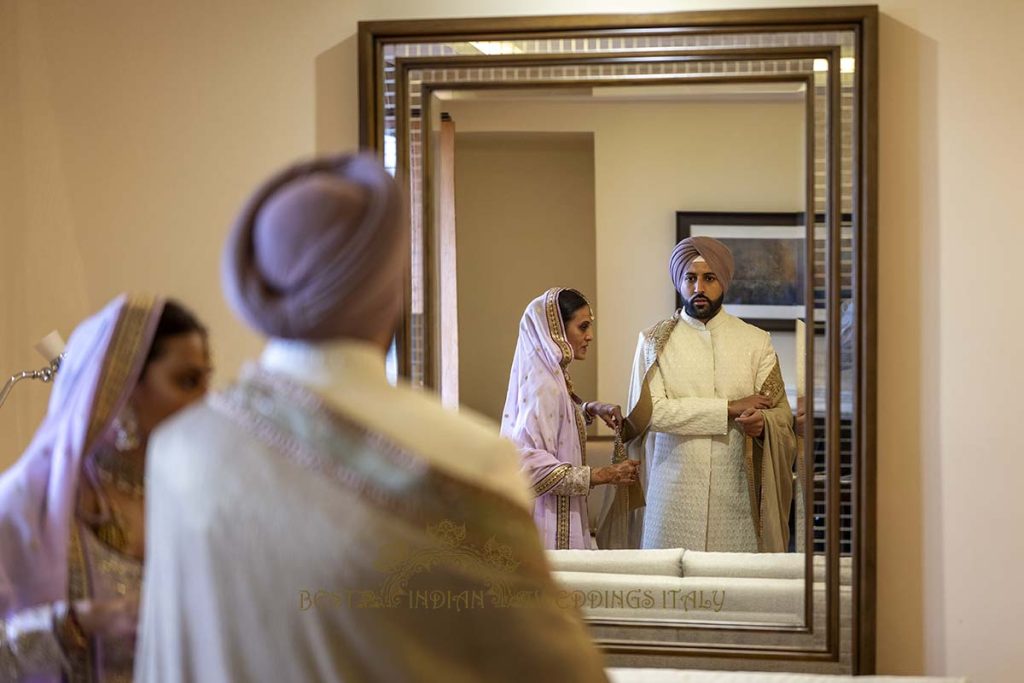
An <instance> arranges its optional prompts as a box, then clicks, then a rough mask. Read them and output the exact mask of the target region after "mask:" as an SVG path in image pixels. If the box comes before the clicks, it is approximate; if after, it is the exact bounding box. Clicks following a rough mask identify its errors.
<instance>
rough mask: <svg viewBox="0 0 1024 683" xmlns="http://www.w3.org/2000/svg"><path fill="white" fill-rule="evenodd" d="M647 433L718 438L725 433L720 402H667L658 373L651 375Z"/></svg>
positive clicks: (724, 405)
mask: <svg viewBox="0 0 1024 683" xmlns="http://www.w3.org/2000/svg"><path fill="white" fill-rule="evenodd" d="M650 388H651V406H652V412H651V430H652V431H655V432H663V433H667V434H677V435H679V436H720V435H723V434H726V433H728V430H729V401H728V400H726V399H724V398H696V397H695V398H669V397H668V394H667V392H666V390H665V380H664V378H663V377H662V375H661V370H660V369H659V370H657V371H655V372H654V373H652V376H651V380H650Z"/></svg>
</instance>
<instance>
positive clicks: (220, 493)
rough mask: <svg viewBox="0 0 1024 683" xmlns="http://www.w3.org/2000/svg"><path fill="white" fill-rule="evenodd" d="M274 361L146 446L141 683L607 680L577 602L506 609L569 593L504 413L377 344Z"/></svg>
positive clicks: (303, 347)
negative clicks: (393, 368)
mask: <svg viewBox="0 0 1024 683" xmlns="http://www.w3.org/2000/svg"><path fill="white" fill-rule="evenodd" d="M260 365H261V367H260V368H258V369H256V370H255V371H253V372H250V373H249V374H248V375H247V376H246V377H245V378H243V379H242V380H241V381H240V382H239V383H238V384H237V385H235V386H234V387H232V388H229V389H227V390H225V391H224V392H220V393H219V394H215V395H212V396H211V397H210V398H209V399H208V400H207V402H206V403H205V404H203V405H200V406H197V407H195V408H192V409H189V410H187V411H185V412H183V413H182V414H180V415H179V416H177V417H176V418H175V419H173V420H172V421H171V422H170V423H169V424H168V425H167V426H166V427H164V428H162V429H161V430H159V431H158V433H157V434H156V435H155V437H154V439H153V440H152V441H151V446H150V448H151V451H150V457H149V460H148V467H149V471H148V473H147V496H148V498H147V537H146V538H147V547H146V574H145V585H144V598H143V605H142V621H141V640H140V644H139V648H138V651H137V657H136V676H137V679H138V680H140V681H175V682H177V681H204V682H205V681H274V682H275V683H277V682H284V681H314V680H318V681H342V680H344V681H364V680H410V679H414V678H416V677H421V676H428V677H429V676H434V677H439V678H438V679H439V680H440V679H445V680H466V681H468V680H484V679H486V680H502V679H508V680H512V679H516V680H519V679H531V678H537V677H538V675H540V674H539V671H543V670H546V669H550V668H551V667H553V666H557V665H559V664H564V665H565V666H566V667H567V669H568V671H570V672H571V673H573V675H572V676H570V679H572V680H591V679H594V678H596V679H597V680H601V679H603V675H602V673H601V668H600V657H599V655H598V654H597V652H596V651H595V650H594V648H593V646H592V645H591V644H590V643H589V641H588V639H587V637H586V633H585V631H584V628H583V626H582V624H581V623H580V622H579V620H578V618H576V617H575V615H573V614H571V613H569V612H566V611H564V610H559V609H557V607H553V606H551V605H550V604H549V603H544V604H543V605H542V606H540V607H536V608H528V609H523V608H515V607H509V605H514V604H517V603H516V600H517V599H521V598H520V597H519V596H524V595H526V596H537V595H541V596H544V595H547V596H550V595H552V594H553V593H554V591H555V590H556V589H555V586H554V583H553V581H551V579H550V575H549V573H548V570H547V565H546V562H545V561H544V559H543V551H542V549H541V547H540V544H539V542H538V541H537V538H536V530H535V529H534V528H533V524H532V520H531V519H530V516H529V508H530V503H531V501H530V496H529V493H528V489H527V486H526V483H525V481H524V479H523V477H522V475H521V474H520V473H519V462H518V454H517V452H516V450H515V448H514V447H513V446H512V444H510V443H508V442H506V441H503V440H501V439H500V438H498V436H497V435H496V430H495V426H494V425H493V424H490V423H489V422H487V421H485V420H483V419H482V418H468V417H466V416H464V415H460V414H457V413H455V412H452V411H448V410H445V409H443V408H442V407H441V406H440V404H439V403H438V402H437V401H435V400H432V399H430V398H428V397H427V396H426V395H424V394H423V393H422V392H419V391H415V390H413V389H410V388H406V387H392V386H390V385H389V384H388V383H387V381H386V379H385V373H384V358H383V354H382V353H380V351H379V350H377V349H374V348H373V347H371V346H368V345H365V344H361V343H355V342H341V343H334V344H328V345H320V346H313V345H308V344H304V343H296V342H282V341H271V342H270V344H269V345H268V347H267V349H266V351H265V352H264V354H263V356H262V358H261V361H260ZM456 557H457V558H461V559H459V561H458V562H457V563H456V565H454V566H453V565H451V564H450V561H451V558H456ZM424 558H431V559H430V560H429V561H427V562H426V564H424V563H423V560H424ZM407 570H408V571H407ZM406 571H407V573H404V574H403V573H402V572H406ZM380 577H384V578H385V579H387V580H385V581H383V583H382V582H381V581H379V580H378V579H379V578H380ZM417 582H420V583H419V584H418V583H417ZM424 582H425V583H424ZM417 585H425V586H426V587H428V588H430V589H431V590H430V591H427V590H422V591H417V590H416V586H417ZM438 588H442V589H447V590H441V591H438V590H434V589H438ZM499 589H507V590H505V592H500V591H499ZM496 591H499V592H500V594H499V592H496ZM478 592H479V594H480V596H481V597H480V598H479V600H478V602H469V603H464V602H459V600H460V599H461V598H460V597H459V596H466V595H470V596H475V595H476V594H477V593H478ZM421 593H422V594H423V595H429V597H430V599H431V604H429V605H427V604H425V603H419V602H415V603H414V602H413V599H412V596H413V595H414V594H415V595H420V594H421ZM446 596H447V598H449V599H452V596H455V597H454V600H455V602H454V603H451V602H448V603H446V604H443V605H441V606H440V607H439V606H438V604H437V603H435V602H433V601H434V600H435V599H437V598H438V597H440V598H445V597H446ZM485 603H486V605H485ZM497 603H500V604H498V605H497V607H495V606H494V605H495V604H497ZM430 608H433V609H430ZM463 608H465V609H463ZM506 671H507V672H508V673H507V674H505V673H503V672H506Z"/></svg>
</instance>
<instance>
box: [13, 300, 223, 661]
mask: <svg viewBox="0 0 1024 683" xmlns="http://www.w3.org/2000/svg"><path fill="white" fill-rule="evenodd" d="M209 366H210V360H209V350H208V347H207V340H206V330H205V328H204V327H203V326H202V324H201V323H200V322H199V321H198V320H197V319H196V318H195V316H194V315H192V313H190V312H189V311H187V310H186V309H185V308H184V307H182V306H181V305H179V304H177V303H175V302H173V301H164V300H161V299H156V298H154V297H149V296H128V295H125V296H120V297H118V298H117V299H115V300H114V301H112V302H111V303H110V304H108V305H107V307H106V308H104V309H103V310H102V311H100V312H99V313H97V314H95V315H94V316H92V317H91V318H89V319H87V320H85V321H84V322H83V323H82V324H81V325H79V326H78V328H77V329H76V330H75V331H74V333H73V334H72V335H71V340H70V342H69V343H68V347H67V349H66V351H65V361H64V363H63V364H62V365H61V368H60V372H59V373H58V374H57V378H56V382H55V383H54V387H53V393H52V394H51V396H50V405H49V409H48V411H47V415H46V417H45V418H44V420H43V423H42V425H41V426H40V427H39V429H38V431H37V432H36V434H35V436H34V438H33V440H32V443H31V444H30V445H29V447H28V450H27V451H26V452H25V454H24V455H23V456H22V457H21V458H20V459H19V460H18V462H16V463H15V464H14V465H13V466H12V467H11V468H10V469H9V470H7V472H5V473H4V475H3V476H2V477H0V681H16V680H17V681H20V680H32V681H58V680H69V679H70V680H115V679H116V680H131V677H132V666H133V654H134V640H135V630H136V624H137V614H138V603H139V593H140V587H141V585H140V584H141V576H142V555H143V548H144V529H145V525H144V516H143V496H144V493H145V485H144V481H143V477H144V474H145V469H146V446H147V442H148V439H149V434H150V433H151V432H152V430H153V429H154V428H155V427H156V426H157V425H158V424H160V423H161V422H163V421H164V420H165V419H166V418H168V417H170V416H171V415H172V414H174V413H175V412H177V411H178V410H180V409H181V408H184V407H185V406H186V405H188V404H190V403H191V402H193V401H195V400H196V399H198V398H200V397H201V396H203V394H205V393H206V387H207V381H208V378H209V374H210V367H209Z"/></svg>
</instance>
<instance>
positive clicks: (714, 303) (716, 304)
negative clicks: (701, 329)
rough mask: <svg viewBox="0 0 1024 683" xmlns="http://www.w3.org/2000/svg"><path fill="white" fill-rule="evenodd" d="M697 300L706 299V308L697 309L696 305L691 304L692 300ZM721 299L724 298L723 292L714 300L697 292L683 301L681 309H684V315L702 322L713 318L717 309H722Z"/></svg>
mask: <svg viewBox="0 0 1024 683" xmlns="http://www.w3.org/2000/svg"><path fill="white" fill-rule="evenodd" d="M697 300H703V301H707V302H708V304H709V305H708V306H707V307H706V308H704V310H698V309H697V307H696V306H694V305H693V302H694V301H697ZM723 300H725V294H724V293H723V294H722V296H720V297H718V298H717V299H714V300H712V299H709V298H708V297H706V296H704V295H703V294H698V295H696V296H694V297H691V298H690V299H687V300H686V301H685V302H684V303H683V311H685V312H686V315H688V316H690V317H691V318H695V319H697V320H700V321H702V322H706V321H708V320H711V319H712V318H714V317H715V315H717V314H718V311H720V310H721V309H722V301H723Z"/></svg>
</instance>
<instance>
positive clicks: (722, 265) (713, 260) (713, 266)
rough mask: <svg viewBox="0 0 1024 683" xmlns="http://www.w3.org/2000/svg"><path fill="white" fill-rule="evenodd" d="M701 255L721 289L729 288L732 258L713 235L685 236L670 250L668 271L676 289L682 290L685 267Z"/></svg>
mask: <svg viewBox="0 0 1024 683" xmlns="http://www.w3.org/2000/svg"><path fill="white" fill-rule="evenodd" d="M698 257H703V258H704V260H705V261H707V264H708V270H710V271H711V272H712V273H714V274H715V275H716V276H717V277H718V279H719V280H720V281H721V283H722V290H723V291H725V290H728V289H729V283H730V282H732V274H733V268H734V264H733V260H732V252H731V251H729V247H727V246H725V245H724V244H722V243H721V242H719V241H718V240H716V239H715V238H714V237H703V236H700V237H687V238H686V239H684V240H682V241H681V242H680V243H679V244H677V245H676V248H675V249H673V250H672V256H671V258H670V259H669V262H668V272H669V275H670V276H671V278H672V282H673V283H674V284H675V286H676V291H678V292H680V293H681V292H682V291H683V276H684V275H686V269H687V268H688V267H689V266H690V264H691V263H693V262H694V261H695V260H697V258H698Z"/></svg>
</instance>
